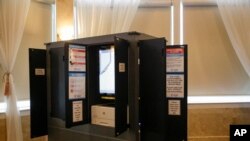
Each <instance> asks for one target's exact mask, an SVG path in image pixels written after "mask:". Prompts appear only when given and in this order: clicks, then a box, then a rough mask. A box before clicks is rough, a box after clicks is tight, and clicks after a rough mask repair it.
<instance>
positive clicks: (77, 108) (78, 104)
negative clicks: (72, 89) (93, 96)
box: [72, 101, 83, 122]
mask: <svg viewBox="0 0 250 141" xmlns="http://www.w3.org/2000/svg"><path fill="white" fill-rule="evenodd" d="M72 104H73V105H72V108H73V110H72V111H73V122H79V121H82V120H83V114H82V111H83V106H82V101H73V103H72Z"/></svg>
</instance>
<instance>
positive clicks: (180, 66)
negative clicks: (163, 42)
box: [166, 48, 184, 72]
mask: <svg viewBox="0 0 250 141" xmlns="http://www.w3.org/2000/svg"><path fill="white" fill-rule="evenodd" d="M166 54H167V55H166V56H167V58H166V59H167V61H166V63H167V64H166V66H167V69H166V70H167V72H184V49H183V48H171V49H166Z"/></svg>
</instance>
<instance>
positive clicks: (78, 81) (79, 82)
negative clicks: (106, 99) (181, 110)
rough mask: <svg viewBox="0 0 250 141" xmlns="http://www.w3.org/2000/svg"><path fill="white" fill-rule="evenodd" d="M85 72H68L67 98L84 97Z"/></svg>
mask: <svg viewBox="0 0 250 141" xmlns="http://www.w3.org/2000/svg"><path fill="white" fill-rule="evenodd" d="M85 96H86V93H85V74H84V73H69V99H79V98H85Z"/></svg>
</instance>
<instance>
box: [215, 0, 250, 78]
mask: <svg viewBox="0 0 250 141" xmlns="http://www.w3.org/2000/svg"><path fill="white" fill-rule="evenodd" d="M217 4H218V7H219V11H220V14H221V17H222V20H223V23H224V25H225V28H226V31H227V33H228V36H229V38H230V40H231V43H232V45H233V48H234V50H235V52H236V54H237V56H238V58H239V60H240V62H241V64H242V66H243V68H244V69H245V71H246V73H247V74H248V76H249V77H250V15H249V14H250V0H217Z"/></svg>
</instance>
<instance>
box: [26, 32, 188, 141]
mask: <svg viewBox="0 0 250 141" xmlns="http://www.w3.org/2000/svg"><path fill="white" fill-rule="evenodd" d="M166 42H167V41H166V39H165V38H156V37H153V36H150V35H147V34H143V33H139V32H128V33H119V34H110V35H103V36H97V37H89V38H82V39H75V40H70V41H59V42H53V43H47V44H46V50H38V49H30V50H29V60H30V93H31V94H30V97H31V136H32V137H38V136H41V135H45V134H48V139H49V141H55V140H60V141H66V140H72V141H81V140H84V141H98V140H109V141H113V140H121V141H152V140H157V141H165V140H171V141H186V140H187V45H175V46H167V45H166ZM37 72H40V73H37ZM41 72H43V73H41ZM41 80H42V81H41Z"/></svg>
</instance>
